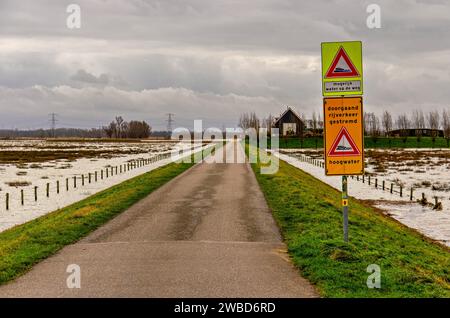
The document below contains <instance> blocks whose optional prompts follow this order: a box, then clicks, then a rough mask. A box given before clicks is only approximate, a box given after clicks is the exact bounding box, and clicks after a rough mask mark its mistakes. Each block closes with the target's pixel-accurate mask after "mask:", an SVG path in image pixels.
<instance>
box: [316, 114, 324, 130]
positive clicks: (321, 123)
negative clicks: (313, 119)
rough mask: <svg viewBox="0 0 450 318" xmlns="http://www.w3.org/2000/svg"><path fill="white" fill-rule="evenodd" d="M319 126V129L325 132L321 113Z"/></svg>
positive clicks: (318, 121)
mask: <svg viewBox="0 0 450 318" xmlns="http://www.w3.org/2000/svg"><path fill="white" fill-rule="evenodd" d="M317 125H318V127H319V129H320V130H321V131H322V132H323V120H322V117H321V116H320V113H319V119H318V120H317Z"/></svg>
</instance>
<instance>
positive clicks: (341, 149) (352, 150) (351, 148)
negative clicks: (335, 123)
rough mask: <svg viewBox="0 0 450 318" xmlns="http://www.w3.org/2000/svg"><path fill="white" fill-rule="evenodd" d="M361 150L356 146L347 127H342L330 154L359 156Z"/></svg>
mask: <svg viewBox="0 0 450 318" xmlns="http://www.w3.org/2000/svg"><path fill="white" fill-rule="evenodd" d="M360 154H361V152H360V151H359V149H358V147H357V146H356V144H355V142H354V141H353V138H352V137H351V136H350V134H349V133H348V130H347V129H346V128H345V127H342V128H341V130H340V131H339V133H338V135H337V137H336V139H335V140H334V142H333V145H332V146H331V148H330V151H329V152H328V156H330V157H333V156H344V157H346V156H359V155H360Z"/></svg>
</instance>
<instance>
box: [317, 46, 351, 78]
mask: <svg viewBox="0 0 450 318" xmlns="http://www.w3.org/2000/svg"><path fill="white" fill-rule="evenodd" d="M358 76H359V73H358V71H357V70H356V67H355V66H354V65H353V63H352V61H351V60H350V58H349V57H348V54H347V52H345V50H344V48H343V47H342V46H341V47H340V48H339V51H338V52H337V54H336V56H335V57H334V60H333V63H331V66H330V68H329V69H328V72H327V73H326V74H325V78H335V77H358Z"/></svg>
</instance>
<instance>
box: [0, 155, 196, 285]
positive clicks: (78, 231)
mask: <svg viewBox="0 0 450 318" xmlns="http://www.w3.org/2000/svg"><path fill="white" fill-rule="evenodd" d="M192 165H193V163H180V164H177V163H171V164H169V165H167V166H164V167H161V168H158V169H155V170H153V171H150V172H147V173H145V174H143V175H140V176H137V177H135V178H132V179H130V180H127V181H125V182H123V183H120V184H118V185H116V186H113V187H111V188H109V189H107V190H104V191H102V192H99V193H97V194H95V195H93V196H91V197H89V198H87V199H85V200H82V201H79V202H77V203H75V204H73V205H70V206H68V207H66V208H63V209H60V210H57V211H55V212H52V213H49V214H47V215H45V216H43V217H40V218H38V219H35V220H33V221H30V222H28V223H25V224H22V225H19V226H16V227H14V228H11V229H9V230H6V231H4V232H2V233H0V284H2V283H5V282H7V281H9V280H12V279H14V278H16V277H17V276H19V275H21V274H23V273H24V272H26V271H27V270H29V269H30V268H31V267H32V266H33V265H34V264H36V263H37V262H39V261H40V260H43V259H45V258H46V257H48V256H50V255H52V254H54V253H55V252H57V251H58V250H60V249H61V248H62V247H64V246H65V245H68V244H71V243H74V242H76V241H77V240H79V239H80V238H82V237H84V236H86V235H87V234H89V233H90V232H92V231H93V230H95V229H96V228H98V227H99V226H100V225H102V224H104V223H105V222H107V221H108V220H110V219H112V218H113V217H114V216H116V215H117V214H119V213H121V212H123V211H124V210H126V209H127V208H128V207H130V206H131V205H132V204H134V203H136V202H137V201H139V200H140V199H142V198H144V197H145V196H147V195H148V194H149V193H151V192H152V191H154V190H155V189H157V188H159V187H160V186H161V185H163V184H165V183H166V182H168V181H169V180H171V179H172V178H174V177H175V176H177V175H179V174H181V173H182V172H184V171H186V170H187V169H188V168H190V167H191V166H192Z"/></svg>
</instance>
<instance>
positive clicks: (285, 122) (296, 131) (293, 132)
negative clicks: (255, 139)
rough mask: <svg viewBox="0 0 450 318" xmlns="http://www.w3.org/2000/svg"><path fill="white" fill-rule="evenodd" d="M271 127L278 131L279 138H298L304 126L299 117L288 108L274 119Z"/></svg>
mask: <svg viewBox="0 0 450 318" xmlns="http://www.w3.org/2000/svg"><path fill="white" fill-rule="evenodd" d="M273 127H274V128H278V129H279V132H280V136H285V137H286V136H300V135H302V134H303V132H304V129H305V124H304V123H303V121H302V119H301V118H300V116H299V115H298V114H297V113H296V112H295V111H294V110H293V109H292V108H291V107H289V106H288V107H287V109H286V110H285V111H284V113H282V114H281V115H280V116H279V117H277V118H275V121H274V123H273Z"/></svg>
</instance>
